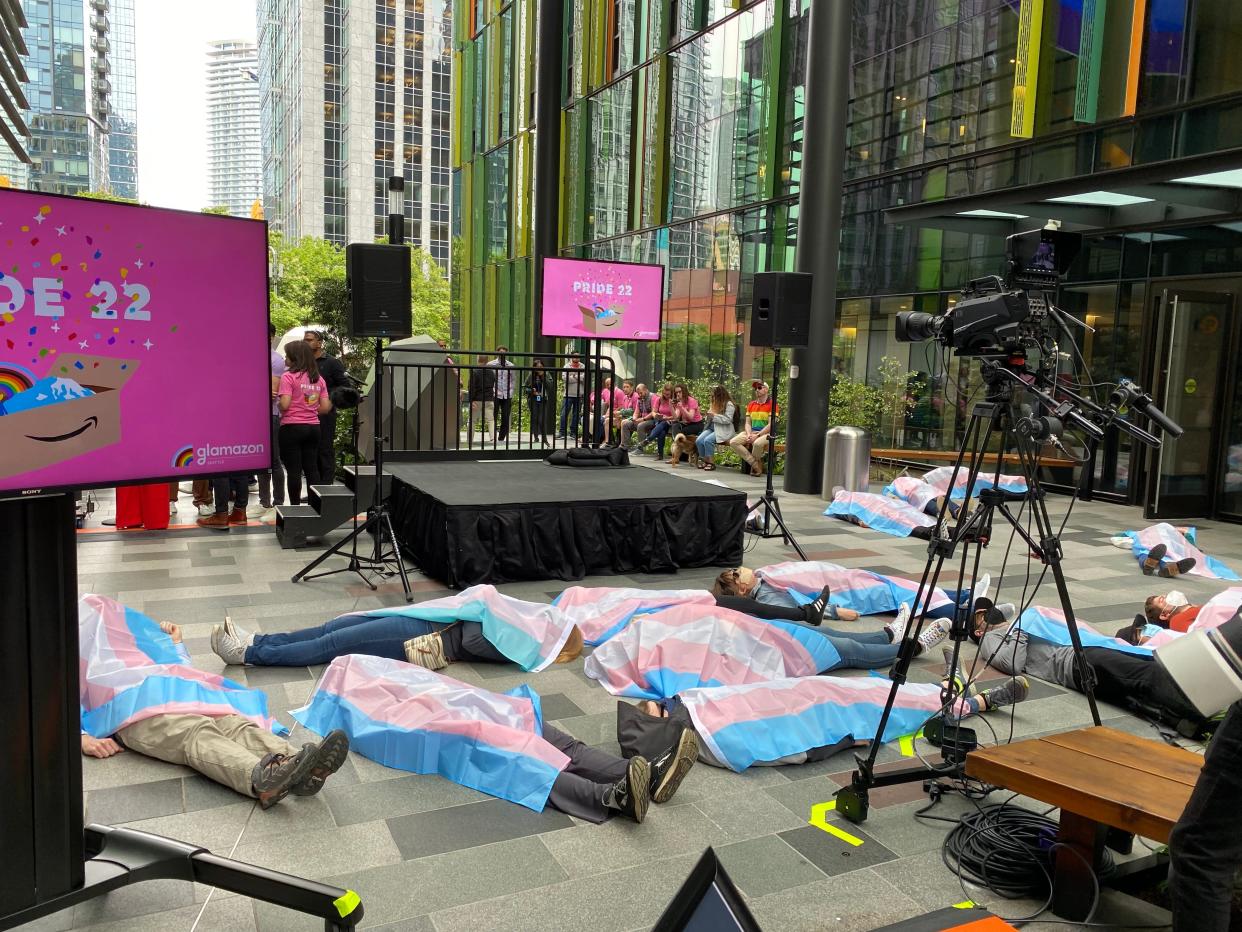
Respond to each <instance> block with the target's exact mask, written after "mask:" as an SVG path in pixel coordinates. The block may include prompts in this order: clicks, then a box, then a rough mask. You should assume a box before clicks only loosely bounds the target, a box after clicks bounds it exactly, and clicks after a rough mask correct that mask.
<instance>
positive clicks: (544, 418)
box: [526, 359, 556, 445]
mask: <svg viewBox="0 0 1242 932" xmlns="http://www.w3.org/2000/svg"><path fill="white" fill-rule="evenodd" d="M549 387H550V385H549V379H548V373H547V370H545V369H544V367H543V363H542V362H540V361H539V360H538V359H536V360H535V361H534V362H533V363H531V368H530V375H529V376H528V377H527V379H526V397H527V400H528V403H529V404H530V436H531V440H532V441H533V440H534V439H535V438H536V437H538V438H539V442H540V443H542V444H545V445H546V444H547V442H548V421H549V420H550V417H549V411H550V408H549V404H550V401H551V399H550V397H549V395H548V389H549ZM555 426H556V425H555V424H553V425H552V428H553V429H555Z"/></svg>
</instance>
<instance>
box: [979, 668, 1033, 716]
mask: <svg viewBox="0 0 1242 932" xmlns="http://www.w3.org/2000/svg"><path fill="white" fill-rule="evenodd" d="M1030 692H1031V682H1030V680H1028V679H1027V678H1026V677H1025V676H1015V677H1011V678H1010V679H1009V680H1007V681H1005V682H1004V683H1002V684H1001V685H999V686H993V687H992V688H991V689H986V690H984V691H983V692H982V693H980V696H982V698H983V699H985V700H986V701H987V704H988V709H989V710H991V709H1000V708H1003V707H1004V706H1007V705H1014V704H1015V703H1018V702H1022V701H1023V700H1024V699H1026V697H1027V696H1028V695H1030Z"/></svg>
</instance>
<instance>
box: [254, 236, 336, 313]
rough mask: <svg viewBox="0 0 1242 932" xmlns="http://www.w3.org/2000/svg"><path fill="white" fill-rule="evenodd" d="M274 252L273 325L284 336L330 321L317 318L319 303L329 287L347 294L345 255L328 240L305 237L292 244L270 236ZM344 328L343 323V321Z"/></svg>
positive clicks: (272, 258)
mask: <svg viewBox="0 0 1242 932" xmlns="http://www.w3.org/2000/svg"><path fill="white" fill-rule="evenodd" d="M268 247H269V248H270V250H271V255H270V258H271V265H272V268H271V274H272V282H271V283H272V323H274V324H275V325H276V329H277V330H279V331H281V332H284V331H285V330H288V329H290V328H291V327H297V326H299V325H302V324H310V323H319V324H324V325H325V326H328V325H329V322H328V321H325V320H322V319H319V318H317V317H316V313H317V303H318V304H319V306H324V298H323V296H322V292H323V291H324V289H325V288H327V287H328V286H329V285H334V286H337V287H339V289H340V291H341V293H344V290H345V253H344V251H343V250H342V249H341V248H340V247H339V246H334V245H333V244H332V243H329V242H328V241H327V240H322V239H316V238H314V237H312V236H304V237H302V238H301V239H299V240H290V239H286V238H285V237H283V236H281V235H280V234H279V233H275V232H272V231H269V232H268ZM341 324H342V326H343V325H344V320H343V319H342V320H341ZM342 332H343V331H342Z"/></svg>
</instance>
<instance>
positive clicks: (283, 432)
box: [216, 342, 332, 511]
mask: <svg viewBox="0 0 1242 932" xmlns="http://www.w3.org/2000/svg"><path fill="white" fill-rule="evenodd" d="M285 363H286V365H287V366H288V370H287V371H286V372H285V374H284V375H282V376H281V377H280V384H279V386H278V387H277V396H276V404H277V405H278V406H279V408H280V458H281V461H282V462H283V463H284V466H285V480H286V482H287V484H288V487H289V504H290V505H300V504H302V474H303V473H304V472H305V474H306V484H307V487H308V488H309V487H310V486H312V485H318V484H319V483H320V481H321V476H320V475H319V462H320V460H319V449H320V446H319V431H320V430H321V429H322V427H321V422H320V416H321V415H323V414H327V413H328V412H329V411H331V410H332V402H331V401H330V400H329V399H328V387H327V383H326V382H325V381H324V379H323V378H322V376H320V374H319V367H318V365H317V364H316V362H315V355H314V351H313V350H312V349H311V347H310V344H309V342H303V343H290V344H289V345H288V346H286V347H285ZM219 498H220V496H219V493H218V492H217V494H216V499H217V505H216V508H217V511H218V510H219Z"/></svg>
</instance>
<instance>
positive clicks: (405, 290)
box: [345, 243, 413, 339]
mask: <svg viewBox="0 0 1242 932" xmlns="http://www.w3.org/2000/svg"><path fill="white" fill-rule="evenodd" d="M345 290H346V292H347V293H348V295H349V308H350V326H351V329H350V333H349V335H350V336H351V337H388V338H389V339H399V338H401V337H408V336H411V335H412V327H413V319H412V314H411V310H410V248H409V247H408V246H382V245H374V244H372V243H350V244H349V245H348V246H346V247H345Z"/></svg>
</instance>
